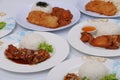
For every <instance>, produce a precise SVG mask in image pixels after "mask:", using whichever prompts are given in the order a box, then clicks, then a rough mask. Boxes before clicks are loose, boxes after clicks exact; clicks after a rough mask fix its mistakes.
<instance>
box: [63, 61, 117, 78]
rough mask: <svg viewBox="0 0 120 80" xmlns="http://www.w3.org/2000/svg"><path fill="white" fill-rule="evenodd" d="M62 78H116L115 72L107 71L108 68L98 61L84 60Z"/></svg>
mask: <svg viewBox="0 0 120 80" xmlns="http://www.w3.org/2000/svg"><path fill="white" fill-rule="evenodd" d="M64 80H118V78H117V76H116V73H111V72H109V69H108V68H107V67H106V66H105V65H104V64H103V63H102V62H99V61H94V60H88V61H85V62H84V63H83V64H82V65H81V66H80V67H79V69H78V70H77V72H76V71H75V73H74V72H72V73H67V74H66V75H65V76H64Z"/></svg>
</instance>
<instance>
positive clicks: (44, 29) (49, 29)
mask: <svg viewBox="0 0 120 80" xmlns="http://www.w3.org/2000/svg"><path fill="white" fill-rule="evenodd" d="M46 2H48V3H49V2H53V1H46ZM55 2H59V1H54V3H55ZM60 4H66V2H62V3H61V2H60V3H59V5H60ZM31 5H32V4H29V5H27V8H29V7H30V6H31ZM51 5H52V4H51ZM59 5H58V7H59ZM66 6H68V7H70V6H71V5H68V4H67V5H66ZM27 8H24V9H21V10H20V11H18V13H17V16H16V22H17V23H18V24H19V25H20V26H21V27H23V28H26V29H29V30H37V31H57V30H62V29H66V28H69V27H72V26H73V25H75V24H76V23H77V22H78V21H79V20H80V17H81V13H80V12H79V9H77V7H76V6H74V5H72V8H73V9H74V10H75V11H76V14H77V15H75V16H76V18H77V19H75V21H74V22H73V23H72V22H71V23H70V24H68V25H66V26H62V27H60V28H56V29H52V28H46V27H42V26H38V25H35V24H31V23H30V25H26V24H23V22H24V21H22V22H21V20H19V19H20V18H19V17H18V16H19V15H20V13H19V12H21V11H23V10H25V9H27ZM26 12H27V11H26ZM27 24H28V23H27ZM26 26H29V27H32V28H28V27H26ZM33 26H34V27H41V28H43V30H41V28H39V29H38V28H36V29H35V28H33Z"/></svg>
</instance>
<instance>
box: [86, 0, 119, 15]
mask: <svg viewBox="0 0 120 80" xmlns="http://www.w3.org/2000/svg"><path fill="white" fill-rule="evenodd" d="M85 8H86V10H87V11H92V12H96V13H99V14H103V15H106V16H113V15H115V14H116V13H117V8H116V7H115V5H114V4H113V3H112V2H105V1H101V0H95V1H90V2H88V3H87V4H86V6H85Z"/></svg>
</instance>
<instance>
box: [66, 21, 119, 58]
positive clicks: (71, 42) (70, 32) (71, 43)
mask: <svg viewBox="0 0 120 80" xmlns="http://www.w3.org/2000/svg"><path fill="white" fill-rule="evenodd" d="M90 20H93V19H90ZM96 20H99V19H96ZM108 20H110V21H112V20H113V21H119V20H116V19H108ZM87 21H89V20H86V21H82V22H80V23H78V24H77V25H75V26H74V27H73V28H71V29H70V30H69V32H68V36H67V40H68V42H69V44H70V45H71V46H72V47H73V48H74V49H76V50H77V51H79V53H82V54H87V55H93V56H99V57H116V56H120V54H119V53H117V54H116V53H115V50H107V51H106V50H104V49H102V48H101V49H102V51H101V50H100V51H101V52H102V53H105V54H104V55H103V54H102V55H101V54H100V53H101V52H98V50H99V49H93V50H94V51H95V52H94V51H92V50H91V49H92V48H91V47H89V46H86V44H84V43H83V42H82V41H79V42H80V45H83V46H84V47H82V46H79V48H81V49H79V48H78V46H76V44H77V43H73V41H74V40H72V41H71V36H70V34H73V33H72V31H74V34H76V33H75V29H78V28H79V32H80V29H81V25H82V24H84V23H86V22H87ZM74 39H75V38H74ZM75 40H77V39H75ZM74 42H75V41H74ZM81 43H82V44H81ZM85 46H86V47H85ZM87 48H89V51H88V50H86V49H87ZM95 48H97V47H95ZM98 48H99V47H98ZM119 50H120V49H119ZM96 52H97V54H95V53H96ZM108 52H112V54H110V55H108V54H109V53H108ZM98 53H99V54H98ZM113 54H115V55H113Z"/></svg>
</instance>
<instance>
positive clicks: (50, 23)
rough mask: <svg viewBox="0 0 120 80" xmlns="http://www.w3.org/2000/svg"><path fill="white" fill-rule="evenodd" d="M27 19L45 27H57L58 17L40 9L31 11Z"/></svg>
mask: <svg viewBox="0 0 120 80" xmlns="http://www.w3.org/2000/svg"><path fill="white" fill-rule="evenodd" d="M27 20H28V21H29V22H30V23H33V24H36V25H40V26H44V27H47V28H57V27H58V18H57V17H56V16H52V15H51V14H49V13H45V12H41V11H31V12H30V13H29V15H28V17H27Z"/></svg>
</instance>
